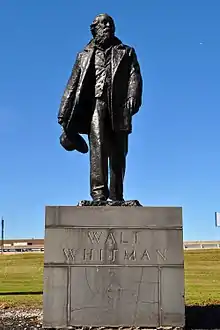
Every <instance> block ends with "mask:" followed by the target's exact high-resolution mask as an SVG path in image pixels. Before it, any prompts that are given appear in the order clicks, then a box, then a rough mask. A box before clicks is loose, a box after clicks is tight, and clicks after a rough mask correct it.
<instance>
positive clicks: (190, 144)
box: [0, 0, 220, 240]
mask: <svg viewBox="0 0 220 330" xmlns="http://www.w3.org/2000/svg"><path fill="white" fill-rule="evenodd" d="M219 11H220V1H219V0H212V1H208V0H193V1H192V0H178V1H177V0H136V1H123V0H120V1H116V0H111V1H109V2H108V3H107V1H103V0H96V1H91V0H84V1H83V0H82V1H78V2H77V1H74V0H53V1H50V0H47V1H43V0H35V1H34V0H32V1H30V0H19V1H17V0H1V3H0V35H1V52H0V72H1V80H0V84H1V86H0V87H1V88H0V118H1V129H0V151H1V153H0V159H1V160H0V189H1V192H0V215H1V214H2V215H3V216H4V218H5V221H6V237H8V238H19V237H30V238H31V237H43V235H44V209H45V205H76V204H77V202H78V201H79V200H81V199H89V198H90V196H89V162H88V155H81V154H78V153H76V152H73V153H68V152H66V151H65V150H64V149H62V148H61V147H60V145H59V135H60V127H59V125H58V124H57V112H58V108H59V103H60V99H61V96H62V93H63V90H64V87H65V85H66V82H67V79H68V77H69V74H70V71H71V68H72V65H73V62H74V60H75V56H76V53H77V52H78V51H80V50H82V49H83V47H84V46H85V44H86V43H87V42H88V41H89V39H90V31H89V25H90V23H91V22H92V20H93V18H94V17H95V16H96V15H97V14H99V13H102V12H107V13H109V14H110V15H112V16H113V17H114V19H115V23H116V33H117V36H118V37H119V38H120V39H121V40H122V41H123V42H124V43H126V44H129V45H132V46H134V47H135V49H136V52H137V56H138V59H139V62H140V65H141V71H142V75H143V80H144V94H143V106H142V108H141V110H140V112H139V114H137V115H136V117H135V118H134V123H133V126H134V130H133V134H132V135H131V136H130V141H129V143H130V145H129V146H130V148H129V155H128V159H127V172H126V179H125V198H126V199H139V200H140V201H141V203H142V204H143V205H145V206H182V207H183V216H184V239H185V240H191V239H219V238H220V228H219V229H217V228H215V226H214V212H215V211H220V198H219V197H220V166H219V165H220V143H219V124H220V111H219V109H220V93H219V89H220V21H219Z"/></svg>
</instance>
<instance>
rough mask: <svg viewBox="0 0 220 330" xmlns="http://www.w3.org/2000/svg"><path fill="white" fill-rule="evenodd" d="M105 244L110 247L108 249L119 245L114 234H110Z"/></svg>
mask: <svg viewBox="0 0 220 330" xmlns="http://www.w3.org/2000/svg"><path fill="white" fill-rule="evenodd" d="M105 244H106V245H108V248H111V247H112V246H114V245H116V244H117V243H116V240H115V236H114V234H113V233H112V232H110V233H109V234H108V236H107V238H106V241H105Z"/></svg>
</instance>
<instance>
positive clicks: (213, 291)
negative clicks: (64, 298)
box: [0, 249, 220, 308]
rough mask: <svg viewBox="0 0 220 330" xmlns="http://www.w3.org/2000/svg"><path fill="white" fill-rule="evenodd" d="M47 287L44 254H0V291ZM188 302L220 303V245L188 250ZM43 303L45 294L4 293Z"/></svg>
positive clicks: (18, 302) (24, 302) (16, 301)
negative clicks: (213, 248)
mask: <svg viewBox="0 0 220 330" xmlns="http://www.w3.org/2000/svg"><path fill="white" fill-rule="evenodd" d="M42 290H43V254H37V253H36V254H35V253H26V254H17V255H0V292H33V291H42ZM185 297H186V304H187V305H200V306H201V305H211V304H216V305H217V304H218V305H220V249H219V250H195V251H192V250H191V251H185ZM5 305H7V306H10V307H16V306H19V307H42V295H26V296H0V308H1V306H5Z"/></svg>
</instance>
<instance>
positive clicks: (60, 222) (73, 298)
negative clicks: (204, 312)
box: [44, 206, 185, 328]
mask: <svg viewBox="0 0 220 330" xmlns="http://www.w3.org/2000/svg"><path fill="white" fill-rule="evenodd" d="M44 266H45V268H44V326H45V327H47V328H54V327H61V328H66V327H68V326H94V327H100V326H106V327H118V326H139V327H159V326H183V325H184V323H185V321H184V314H185V306H184V263H183V238H182V209H181V208H178V207H117V206H104V207H102V206H99V207H81V206H79V207H72V206H70V207H69V206H61V207H47V208H46V233H45V264H44Z"/></svg>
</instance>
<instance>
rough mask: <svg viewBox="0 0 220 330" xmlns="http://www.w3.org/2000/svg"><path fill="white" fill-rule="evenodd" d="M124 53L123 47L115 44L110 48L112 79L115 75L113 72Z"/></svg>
mask: <svg viewBox="0 0 220 330" xmlns="http://www.w3.org/2000/svg"><path fill="white" fill-rule="evenodd" d="M124 55H125V49H124V48H122V47H121V45H119V46H115V47H113V49H112V79H113V78H114V76H115V73H116V71H117V69H118V67H119V64H120V63H121V61H122V59H123V57H124Z"/></svg>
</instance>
